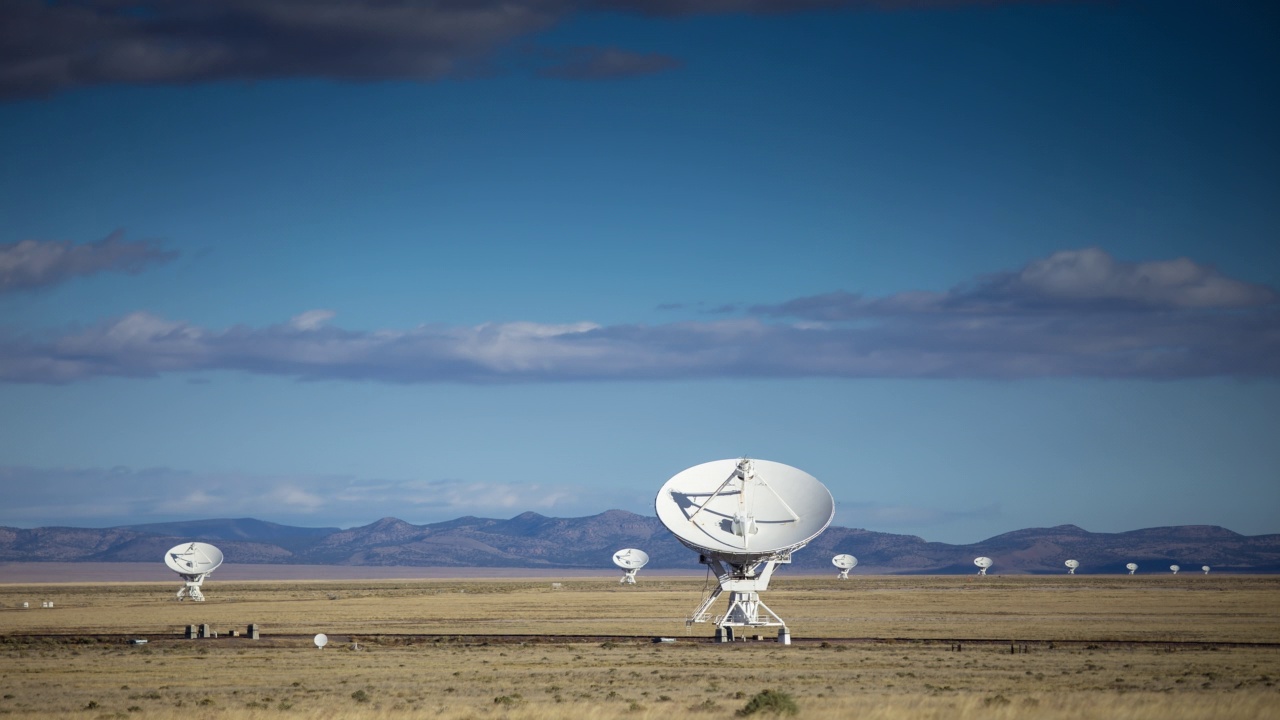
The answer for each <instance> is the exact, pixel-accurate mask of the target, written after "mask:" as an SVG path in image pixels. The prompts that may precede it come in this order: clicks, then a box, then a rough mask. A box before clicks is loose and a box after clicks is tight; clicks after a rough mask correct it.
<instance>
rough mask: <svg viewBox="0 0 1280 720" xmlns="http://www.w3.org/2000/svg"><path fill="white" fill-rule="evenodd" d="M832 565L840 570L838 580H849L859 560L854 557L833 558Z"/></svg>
mask: <svg viewBox="0 0 1280 720" xmlns="http://www.w3.org/2000/svg"><path fill="white" fill-rule="evenodd" d="M831 564H832V565H835V566H836V567H837V568H838V569H839V570H840V574H839V575H837V576H836V578H838V579H840V580H848V579H849V571H850V570H852V569H854V568H855V567H857V566H858V558H856V557H854V556H852V555H837V556H835V557H833V558H831Z"/></svg>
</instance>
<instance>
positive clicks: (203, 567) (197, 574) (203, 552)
mask: <svg viewBox="0 0 1280 720" xmlns="http://www.w3.org/2000/svg"><path fill="white" fill-rule="evenodd" d="M164 564H165V565H168V566H169V569H170V570H172V571H174V572H176V573H178V574H179V575H181V576H182V579H183V580H186V581H187V583H186V585H184V586H183V588H182V589H181V590H179V591H178V600H182V599H183V598H184V597H190V598H191V599H192V600H195V601H196V602H203V601H204V594H203V593H201V592H200V586H201V585H203V584H204V579H205V578H206V577H207V576H208V575H209V573H211V572H213V571H214V570H217V569H218V566H219V565H221V564H222V551H221V550H219V549H218V548H216V547H214V546H212V545H210V544H209V543H202V542H193V543H182V544H181V545H175V546H173V547H171V548H169V552H167V553H165V554H164Z"/></svg>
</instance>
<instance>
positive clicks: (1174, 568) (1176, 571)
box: [1169, 565, 1182, 575]
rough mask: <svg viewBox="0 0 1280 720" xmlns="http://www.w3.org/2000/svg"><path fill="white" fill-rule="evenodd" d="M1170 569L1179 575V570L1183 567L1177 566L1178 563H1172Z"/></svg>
mask: <svg viewBox="0 0 1280 720" xmlns="http://www.w3.org/2000/svg"><path fill="white" fill-rule="evenodd" d="M1169 569H1170V570H1172V571H1173V574H1174V575H1177V574H1178V571H1179V570H1181V569H1182V568H1181V567H1179V566H1177V565H1170V566H1169Z"/></svg>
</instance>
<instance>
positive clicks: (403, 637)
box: [0, 632, 1280, 653]
mask: <svg viewBox="0 0 1280 720" xmlns="http://www.w3.org/2000/svg"><path fill="white" fill-rule="evenodd" d="M328 636H329V642H330V643H331V644H335V645H349V644H351V643H356V644H360V645H374V646H386V645H398V646H408V645H420V644H441V643H450V644H459V645H537V644H563V645H572V644H579V645H586V644H593V645H594V644H605V643H615V644H650V643H655V644H665V643H663V642H662V641H663V640H667V641H674V643H675V644H685V645H689V644H693V645H716V644H719V643H717V642H716V641H715V639H714V638H713V637H711V636H683V637H671V638H659V637H655V636H653V635H548V634H475V633H447V634H442V633H378V632H374V633H332V632H331V633H328ZM313 637H314V635H312V634H310V633H272V632H263V633H262V634H261V639H259V640H253V639H250V638H248V637H245V636H238V637H237V636H231V635H228V634H225V633H224V634H220V635H219V636H216V637H212V638H194V639H192V638H187V637H186V636H185V635H184V634H183V633H182V632H167V633H100V632H61V633H0V646H3V645H6V644H14V643H23V642H27V643H32V642H62V643H67V642H71V643H76V644H99V645H113V644H121V645H124V644H129V643H131V642H132V641H134V640H146V641H147V643H148V644H150V643H157V644H163V645H170V644H177V643H197V642H198V643H214V644H218V645H231V644H235V645H261V646H264V647H273V646H289V647H292V646H295V645H297V646H301V645H308V646H309V645H311V643H312V639H313ZM791 643H792V645H800V646H822V645H824V644H825V645H898V646H915V647H938V646H946V647H947V649H949V650H954V651H957V652H963V650H964V648H965V647H966V646H971V647H987V648H990V647H1000V648H1010V651H1011V652H1015V653H1017V652H1032V651H1044V650H1054V649H1058V648H1062V649H1076V648H1086V649H1126V648H1128V649H1137V648H1153V649H1162V648H1163V649H1170V650H1179V649H1181V650H1204V649H1210V648H1251V649H1262V650H1267V649H1275V650H1280V642H1239V641H1219V640H1132V639H1131V640H1121V639H1102V638H1099V639H1074V638H1073V639H1045V638H1037V639H1019V638H915V637H795V636H792V638H791ZM732 644H735V645H744V644H746V645H760V644H768V645H776V639H775V638H773V637H771V636H751V637H747V638H739V639H738V640H736V641H735V642H734V643H732Z"/></svg>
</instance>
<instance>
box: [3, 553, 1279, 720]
mask: <svg viewBox="0 0 1280 720" xmlns="http://www.w3.org/2000/svg"><path fill="white" fill-rule="evenodd" d="M179 585H180V583H176V582H175V583H126V584H117V585H103V586H80V585H72V584H55V585H0V688H3V692H2V693H0V694H2V695H3V697H2V698H0V714H7V715H12V716H15V717H52V716H64V715H70V716H73V717H84V718H103V717H106V718H114V717H134V716H141V717H217V718H229V719H230V718H258V717H262V718H267V717H271V718H276V717H295V718H331V717H334V718H336V717H352V718H383V717H396V718H399V717H441V718H446V719H458V718H512V719H513V720H520V719H528V720H537V719H540V718H552V717H583V718H601V719H602V720H603V719H609V718H637V719H639V718H655V719H656V718H663V719H664V720H665V719H668V718H672V717H694V718H708V719H711V718H729V717H734V716H735V711H738V710H740V709H742V708H743V707H744V706H745V705H746V704H747V702H748V701H749V700H750V698H751V697H752V696H753V695H755V694H756V693H757V692H759V691H761V690H764V689H779V690H785V691H786V692H788V693H789V694H790V695H791V696H792V697H793V698H794V700H795V702H796V704H797V706H798V707H799V709H800V713H799V717H805V718H851V717H857V718H883V719H884V720H901V719H904V718H955V719H958V720H967V719H969V718H993V719H1001V718H1028V717H1030V718H1050V719H1054V718H1131V719H1132V720H1145V719H1146V718H1151V719H1153V720H1154V719H1155V718H1167V717H1188V718H1190V717H1196V718H1232V719H1234V718H1244V719H1249V718H1259V719H1267V718H1278V719H1280V687H1278V686H1277V680H1278V678H1280V646H1267V645H1258V644H1257V643H1278V644H1280V578H1274V577H1229V576H1202V575H1198V576H1186V575H1179V576H1176V577H1175V576H1151V577H1146V578H1144V577H1141V576H1138V577H1132V578H1131V577H1127V576H1126V577H1097V576H1092V577H1091V576H1075V577H1067V576H1055V577H1025V576H1023V577H1001V576H993V577H988V578H983V579H977V578H974V577H858V578H851V579H850V580H848V581H837V580H835V579H834V578H799V577H788V578H775V582H774V585H773V588H772V589H771V590H770V591H769V592H768V593H767V594H766V595H765V596H764V597H765V601H766V602H767V603H768V604H769V606H770V607H772V608H773V609H774V610H775V611H777V612H778V613H779V614H780V615H781V616H782V617H783V618H785V619H786V620H787V622H788V624H789V627H790V628H791V631H792V633H793V634H794V637H795V639H796V644H794V645H792V646H790V647H786V646H782V645H779V644H777V643H775V642H772V641H771V640H772V633H770V634H769V640H770V641H767V642H740V643H734V644H733V645H715V644H708V643H705V642H699V641H698V640H701V639H705V638H706V637H707V636H708V635H710V633H711V628H710V627H709V626H707V625H697V626H694V628H693V630H692V632H691V633H690V634H687V633H686V628H685V625H684V622H683V618H684V616H685V615H687V614H688V613H689V612H690V611H691V610H692V609H693V607H694V606H695V605H696V604H697V602H698V600H699V599H700V593H701V592H702V590H703V582H702V581H701V580H698V581H694V580H689V579H684V578H663V577H659V576H657V575H655V574H650V575H649V576H646V575H645V574H644V573H641V579H640V584H638V585H636V586H620V585H619V584H618V583H617V582H616V580H614V579H612V578H609V579H581V578H579V579H565V580H563V581H562V587H561V589H559V590H552V589H551V582H550V581H549V580H543V579H539V580H529V581H514V580H379V581H342V582H337V581H313V582H303V581H291V582H285V583H278V584H274V583H267V582H227V583H221V582H218V581H217V580H216V576H215V577H212V578H210V580H209V581H208V582H207V583H206V586H205V594H206V596H207V597H208V598H209V599H208V601H207V602H205V603H192V602H183V603H178V602H174V601H173V599H172V598H173V593H174V592H176V590H177V588H178V587H179ZM50 600H51V601H53V602H54V608H53V609H42V608H40V603H41V601H50ZM22 601H27V602H29V603H30V604H31V605H32V606H33V607H32V608H31V609H27V610H20V609H18V608H17V606H18V605H19V604H20V603H21V602H22ZM723 607H724V600H721V601H720V605H719V607H718V608H717V610H723ZM250 622H256V623H259V624H260V626H261V628H262V635H263V637H262V639H261V640H258V641H253V640H249V639H247V638H229V637H227V631H228V630H230V629H233V628H235V629H238V630H241V631H243V630H244V629H245V627H246V626H247V625H248V624H249V623H250ZM199 623H209V624H210V625H211V626H212V627H213V629H214V630H216V631H219V633H220V635H221V637H220V638H218V639H216V640H185V639H181V638H180V637H179V633H180V631H181V629H182V628H184V627H185V626H186V625H188V624H199ZM317 632H324V633H327V634H328V635H329V636H330V637H331V638H332V639H333V642H332V643H331V644H330V645H329V647H327V648H325V649H324V650H318V649H316V648H315V647H314V645H312V644H311V642H310V637H311V635H312V634H314V633H317ZM486 634H488V635H492V636H493V637H492V638H491V639H485V638H477V637H475V636H477V635H486ZM523 634H546V635H548V636H551V639H554V636H569V635H600V636H606V635H608V636H612V635H621V636H632V637H630V638H621V639H618V638H614V639H607V640H606V639H595V640H591V641H583V640H576V641H573V642H546V641H542V640H539V639H537V638H529V639H525V640H517V641H510V640H505V639H503V638H501V637H500V636H504V635H523ZM141 635H148V636H149V637H150V638H151V641H150V642H149V643H148V644H146V645H142V646H131V645H127V644H125V639H126V638H128V637H133V636H141ZM652 636H667V637H673V638H675V639H676V640H677V642H675V643H663V644H654V643H652V642H649V640H650V637H652ZM983 638H985V639H990V640H999V641H1004V642H988V643H981V642H970V643H961V644H960V645H959V648H960V649H958V650H957V649H956V647H957V645H956V643H955V642H947V641H948V640H954V639H983ZM353 640H354V641H355V642H357V643H358V649H352V644H351V643H352V641H353ZM929 641H933V642H929ZM1008 641H1017V642H1012V643H1011V642H1008ZM1117 641H1133V642H1127V643H1126V642H1117ZM1143 643H1155V644H1143ZM1187 643H1199V644H1187ZM1024 649H1025V651H1024Z"/></svg>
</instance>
